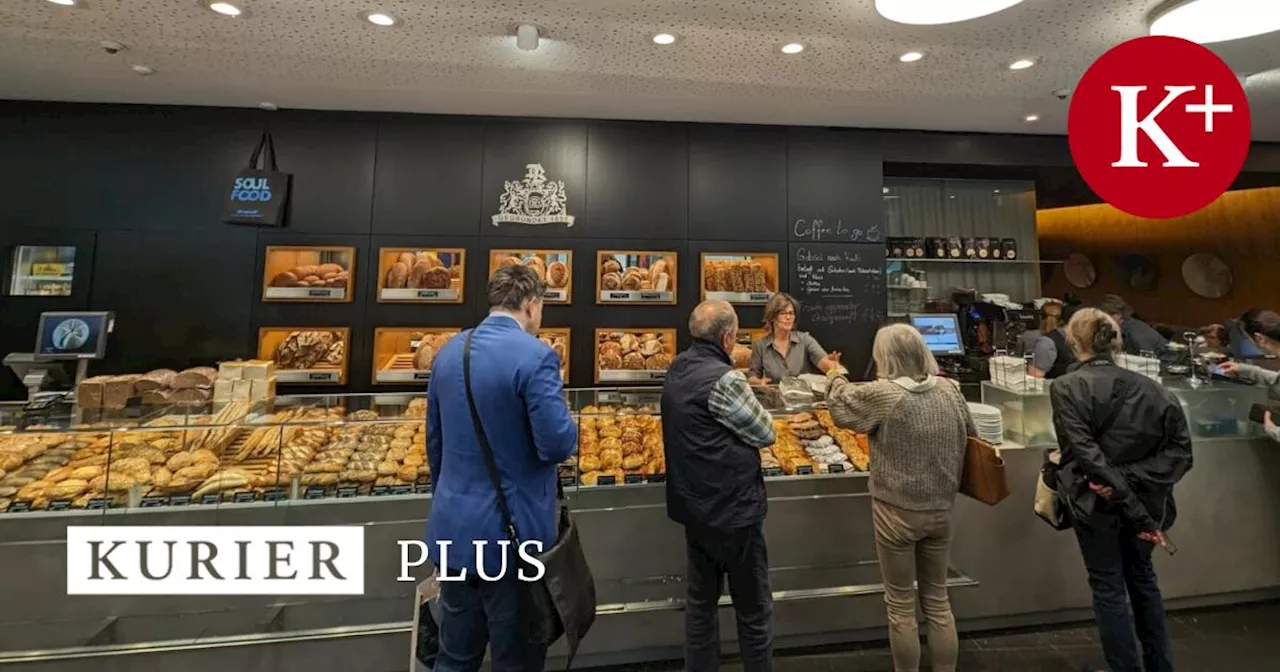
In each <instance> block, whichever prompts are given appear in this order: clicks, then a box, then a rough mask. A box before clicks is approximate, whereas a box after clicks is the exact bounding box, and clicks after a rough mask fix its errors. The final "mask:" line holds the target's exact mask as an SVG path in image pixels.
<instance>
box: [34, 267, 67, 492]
mask: <svg viewBox="0 0 1280 672" xmlns="http://www.w3.org/2000/svg"><path fill="white" fill-rule="evenodd" d="M66 274H67V266H66V264H31V275H66ZM49 509H50V510H52V509H53V503H52V502H50V504H49Z"/></svg>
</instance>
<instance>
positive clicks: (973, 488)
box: [960, 436, 1009, 506]
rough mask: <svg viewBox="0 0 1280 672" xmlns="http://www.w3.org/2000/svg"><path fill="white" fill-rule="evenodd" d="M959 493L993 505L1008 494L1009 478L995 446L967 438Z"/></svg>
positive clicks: (976, 438) (972, 437) (973, 437)
mask: <svg viewBox="0 0 1280 672" xmlns="http://www.w3.org/2000/svg"><path fill="white" fill-rule="evenodd" d="M960 494H962V495H965V496H968V497H972V498H973V499H976V500H978V501H979V502H982V503H983V504H987V505H990V506H995V505H996V504H999V503H1000V502H1002V501H1004V498H1005V497H1008V496H1009V479H1008V478H1006V477H1005V473H1004V459H1003V458H1001V457H1000V452H999V451H997V450H996V448H995V446H993V445H991V444H990V443H987V442H986V441H983V440H982V439H979V438H978V437H976V436H971V437H969V440H968V442H967V443H966V444H965V449H964V471H963V472H962V473H961V475H960Z"/></svg>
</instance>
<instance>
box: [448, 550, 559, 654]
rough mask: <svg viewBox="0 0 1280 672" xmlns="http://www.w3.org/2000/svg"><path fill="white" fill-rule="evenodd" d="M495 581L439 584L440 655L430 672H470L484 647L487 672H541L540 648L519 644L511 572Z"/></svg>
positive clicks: (520, 634) (542, 649) (542, 648)
mask: <svg viewBox="0 0 1280 672" xmlns="http://www.w3.org/2000/svg"><path fill="white" fill-rule="evenodd" d="M508 574H509V576H508V577H507V578H505V579H503V580H501V581H481V580H479V579H478V578H476V577H474V576H473V577H470V578H468V579H467V580H466V581H448V582H441V584H440V654H439V657H438V658H437V659H436V666H435V672H474V671H475V670H479V669H480V664H481V663H482V662H483V661H484V652H485V647H486V646H488V648H489V662H490V669H491V670H493V672H542V668H543V666H544V665H545V664H546V660H547V649H546V647H545V646H535V645H532V644H529V643H528V642H526V641H525V636H524V629H523V628H522V627H521V620H520V614H519V611H520V609H519V603H520V599H519V592H518V591H519V589H520V584H519V582H518V580H517V579H516V576H515V572H509V573H508Z"/></svg>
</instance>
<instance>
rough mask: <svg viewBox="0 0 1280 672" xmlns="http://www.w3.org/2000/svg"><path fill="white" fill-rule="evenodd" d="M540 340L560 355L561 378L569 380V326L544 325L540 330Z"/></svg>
mask: <svg viewBox="0 0 1280 672" xmlns="http://www.w3.org/2000/svg"><path fill="white" fill-rule="evenodd" d="M538 340H540V341H542V343H543V344H544V345H546V346H547V347H548V348H551V350H552V351H553V352H555V353H556V355H557V356H558V357H560V380H562V381H564V382H566V383H567V382H569V328H568V327H544V328H542V329H540V330H538Z"/></svg>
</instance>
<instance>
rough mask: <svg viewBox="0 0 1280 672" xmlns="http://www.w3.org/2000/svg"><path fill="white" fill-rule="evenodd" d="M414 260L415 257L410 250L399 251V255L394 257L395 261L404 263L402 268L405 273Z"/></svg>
mask: <svg viewBox="0 0 1280 672" xmlns="http://www.w3.org/2000/svg"><path fill="white" fill-rule="evenodd" d="M416 261H417V259H415V258H414V256H413V253H412V252H401V253H400V256H399V257H397V258H396V263H398V264H404V269H405V272H406V273H408V272H409V268H410V267H411V266H413V264H414V263H415V262H416Z"/></svg>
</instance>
